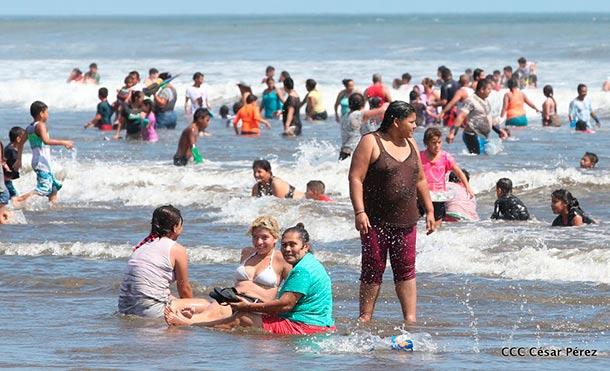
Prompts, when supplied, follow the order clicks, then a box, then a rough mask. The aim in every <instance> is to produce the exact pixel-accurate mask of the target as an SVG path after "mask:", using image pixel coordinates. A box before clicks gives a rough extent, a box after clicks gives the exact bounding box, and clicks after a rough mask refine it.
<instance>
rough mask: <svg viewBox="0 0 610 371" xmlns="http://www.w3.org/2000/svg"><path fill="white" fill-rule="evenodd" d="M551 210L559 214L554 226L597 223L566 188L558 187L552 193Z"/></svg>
mask: <svg viewBox="0 0 610 371" xmlns="http://www.w3.org/2000/svg"><path fill="white" fill-rule="evenodd" d="M551 210H553V214H557V218H555V220H553V227H576V226H579V225H583V224H592V223H595V220H593V219H591V218H590V217H589V216H587V215H586V214H585V212H584V211H583V209H582V208H581V207H580V204H579V202H578V200H577V199H576V197H574V196H572V193H570V192H569V191H566V190H565V189H558V190H556V191H553V193H552V194H551Z"/></svg>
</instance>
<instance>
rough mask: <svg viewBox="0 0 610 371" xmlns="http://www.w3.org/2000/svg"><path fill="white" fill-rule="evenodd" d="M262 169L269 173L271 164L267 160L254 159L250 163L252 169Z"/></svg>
mask: <svg viewBox="0 0 610 371" xmlns="http://www.w3.org/2000/svg"><path fill="white" fill-rule="evenodd" d="M254 169H263V170H265V171H266V172H268V173H271V164H270V163H269V161H267V160H254V162H253V163H252V170H254Z"/></svg>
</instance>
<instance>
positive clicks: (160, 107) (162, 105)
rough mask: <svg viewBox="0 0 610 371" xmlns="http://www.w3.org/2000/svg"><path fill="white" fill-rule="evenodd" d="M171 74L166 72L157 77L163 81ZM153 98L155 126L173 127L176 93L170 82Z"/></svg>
mask: <svg viewBox="0 0 610 371" xmlns="http://www.w3.org/2000/svg"><path fill="white" fill-rule="evenodd" d="M171 77H172V75H170V74H169V73H168V72H163V73H161V74H159V78H160V79H161V80H163V81H165V80H167V79H170V78H171ZM154 99H155V116H156V118H157V128H165V129H175V128H176V123H177V120H178V117H177V116H176V112H174V107H175V106H176V100H177V99H178V93H177V92H176V88H174V85H172V83H171V82H170V83H168V84H167V85H165V87H164V88H162V89H161V90H159V91H158V92H156V93H155V95H154Z"/></svg>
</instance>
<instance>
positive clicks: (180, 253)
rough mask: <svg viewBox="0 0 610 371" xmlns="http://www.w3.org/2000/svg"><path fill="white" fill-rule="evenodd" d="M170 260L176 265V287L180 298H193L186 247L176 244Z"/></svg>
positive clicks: (172, 249) (171, 251)
mask: <svg viewBox="0 0 610 371" xmlns="http://www.w3.org/2000/svg"><path fill="white" fill-rule="evenodd" d="M170 259H171V260H172V263H173V264H174V273H175V274H176V287H177V288H178V294H179V295H180V298H183V299H184V298H192V297H193V289H192V288H191V284H190V282H189V269H188V257H187V255H186V249H185V248H184V246H182V245H180V244H178V243H176V244H174V246H172V248H171V250H170Z"/></svg>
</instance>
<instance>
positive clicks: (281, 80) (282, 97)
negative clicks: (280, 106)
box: [277, 71, 290, 103]
mask: <svg viewBox="0 0 610 371" xmlns="http://www.w3.org/2000/svg"><path fill="white" fill-rule="evenodd" d="M289 77H290V74H289V73H288V71H282V72H280V78H279V79H278V80H277V82H278V83H280V84H282V87H280V88H279V93H280V94H279V97H280V100H281V101H282V103H284V101H285V100H286V98H287V95H288V93H287V92H286V90H285V89H284V87H283V84H284V81H286V79H287V78H289Z"/></svg>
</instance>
